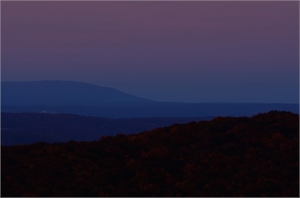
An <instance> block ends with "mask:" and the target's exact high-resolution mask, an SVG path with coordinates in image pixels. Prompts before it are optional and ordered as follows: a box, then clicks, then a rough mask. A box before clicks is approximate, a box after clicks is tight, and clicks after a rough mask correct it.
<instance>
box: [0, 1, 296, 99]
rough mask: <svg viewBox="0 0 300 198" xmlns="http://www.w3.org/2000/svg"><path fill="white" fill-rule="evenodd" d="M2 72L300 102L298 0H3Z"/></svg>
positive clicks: (131, 88) (23, 77)
mask: <svg viewBox="0 0 300 198" xmlns="http://www.w3.org/2000/svg"><path fill="white" fill-rule="evenodd" d="M1 20H2V21H1V23H2V26H1V35H2V38H1V39H2V40H1V42H2V47H1V51H2V54H1V59H2V60H1V61H2V63H1V80H2V81H35V80H72V81H81V82H88V83H92V84H97V85H99V86H106V87H113V88H116V89H118V90H120V91H123V92H126V93H129V94H133V95H136V96H140V97H144V98H149V99H154V100H158V101H180V102H266V103H271V102H276V103H277V102H278V103H281V102H282V103H298V102H299V2H280V1H277V2H237V1H236V2H201V1H199V2H195V1H193V2H159V1H158V2H101V1H99V2H95V1H94V2H93V1H92V2H60V1H57V2H1Z"/></svg>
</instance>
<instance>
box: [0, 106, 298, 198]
mask: <svg viewBox="0 0 300 198" xmlns="http://www.w3.org/2000/svg"><path fill="white" fill-rule="evenodd" d="M1 154H2V156H1V196H51V197H52V196H60V197H62V196H81V197H87V196H198V197H199V196H252V197H253V196H273V197H274V196H285V197H288V196H294V197H298V196H299V115H298V114H293V113H290V112H278V111H271V112H269V113H264V114H258V115H255V116H252V117H251V118H249V117H237V118H234V117H217V118H215V119H213V120H211V121H200V122H191V123H188V124H174V125H172V126H170V127H164V128H158V129H154V130H152V131H146V132H143V133H139V134H135V135H127V136H126V135H122V134H119V135H116V136H106V137H101V138H99V141H93V142H75V141H69V142H67V143H57V144H48V143H42V142H40V143H35V144H31V145H22V146H2V151H1Z"/></svg>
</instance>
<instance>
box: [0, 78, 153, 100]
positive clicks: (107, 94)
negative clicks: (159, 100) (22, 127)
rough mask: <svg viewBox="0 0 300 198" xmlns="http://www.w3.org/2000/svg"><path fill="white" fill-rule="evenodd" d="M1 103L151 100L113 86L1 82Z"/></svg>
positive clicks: (72, 82) (50, 82) (63, 82)
mask: <svg viewBox="0 0 300 198" xmlns="http://www.w3.org/2000/svg"><path fill="white" fill-rule="evenodd" d="M1 86H2V88H1V101H2V105H87V106H98V105H109V104H114V105H115V104H148V103H154V101H152V100H149V99H144V98H139V97H136V96H133V95H130V94H126V93H123V92H121V91H118V90H116V89H113V88H109V87H100V86H97V85H93V84H89V83H82V82H74V81H30V82H1Z"/></svg>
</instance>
